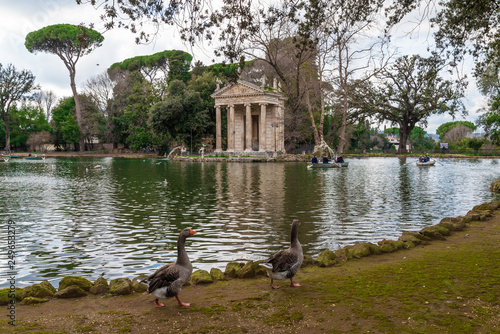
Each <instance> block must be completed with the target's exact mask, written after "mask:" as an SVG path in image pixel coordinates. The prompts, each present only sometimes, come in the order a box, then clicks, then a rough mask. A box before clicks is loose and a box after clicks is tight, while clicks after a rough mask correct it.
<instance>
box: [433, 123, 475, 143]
mask: <svg viewBox="0 0 500 334" xmlns="http://www.w3.org/2000/svg"><path fill="white" fill-rule="evenodd" d="M459 125H463V126H466V127H468V128H471V129H472V130H476V126H475V125H474V123H472V122H469V121H454V122H446V123H443V124H441V125H440V126H439V127H438V128H437V129H436V134H437V135H438V136H439V138H440V139H441V140H442V139H443V138H444V137H445V135H446V133H447V132H448V131H450V130H451V129H453V128H455V127H457V126H459Z"/></svg>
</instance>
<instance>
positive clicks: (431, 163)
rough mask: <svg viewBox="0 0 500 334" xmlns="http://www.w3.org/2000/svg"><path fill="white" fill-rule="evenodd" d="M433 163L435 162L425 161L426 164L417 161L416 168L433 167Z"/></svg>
mask: <svg viewBox="0 0 500 334" xmlns="http://www.w3.org/2000/svg"><path fill="white" fill-rule="evenodd" d="M435 163H436V160H430V161H427V162H419V161H417V166H434V164H435Z"/></svg>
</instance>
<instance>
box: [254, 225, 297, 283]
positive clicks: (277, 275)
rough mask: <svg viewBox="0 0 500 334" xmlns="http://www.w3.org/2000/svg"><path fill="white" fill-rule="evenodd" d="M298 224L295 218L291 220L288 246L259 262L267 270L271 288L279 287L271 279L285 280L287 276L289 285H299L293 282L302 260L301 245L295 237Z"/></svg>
mask: <svg viewBox="0 0 500 334" xmlns="http://www.w3.org/2000/svg"><path fill="white" fill-rule="evenodd" d="M300 225H301V223H300V222H299V221H298V220H297V219H295V220H294V221H293V222H292V232H291V238H290V248H288V249H286V250H281V251H279V252H277V253H276V254H274V255H273V256H271V257H270V258H269V259H267V260H266V261H265V262H263V263H261V264H260V265H261V266H262V267H264V268H265V269H266V270H267V275H268V276H269V277H270V278H271V287H272V288H273V289H279V286H276V285H274V284H273V279H278V280H285V279H287V278H289V279H290V286H291V287H297V286H300V284H298V283H293V276H295V274H296V273H297V271H298V270H299V268H300V266H301V265H302V261H303V260H304V254H303V253H302V246H301V245H300V242H299V239H298V238H297V235H298V233H299V226H300Z"/></svg>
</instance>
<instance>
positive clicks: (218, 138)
mask: <svg viewBox="0 0 500 334" xmlns="http://www.w3.org/2000/svg"><path fill="white" fill-rule="evenodd" d="M215 152H217V153H220V152H222V118H221V114H220V106H218V105H217V106H215Z"/></svg>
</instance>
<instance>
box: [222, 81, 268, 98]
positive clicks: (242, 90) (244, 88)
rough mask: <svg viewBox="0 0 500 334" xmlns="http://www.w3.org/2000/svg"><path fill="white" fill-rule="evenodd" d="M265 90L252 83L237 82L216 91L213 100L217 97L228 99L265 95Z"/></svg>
mask: <svg viewBox="0 0 500 334" xmlns="http://www.w3.org/2000/svg"><path fill="white" fill-rule="evenodd" d="M264 93H265V91H264V89H262V88H260V87H259V86H256V85H254V84H252V83H250V82H246V81H242V80H238V81H237V82H235V83H233V84H231V85H228V86H225V87H222V88H221V89H219V90H217V91H215V92H214V93H213V94H212V97H213V98H216V97H227V96H237V95H252V94H264Z"/></svg>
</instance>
